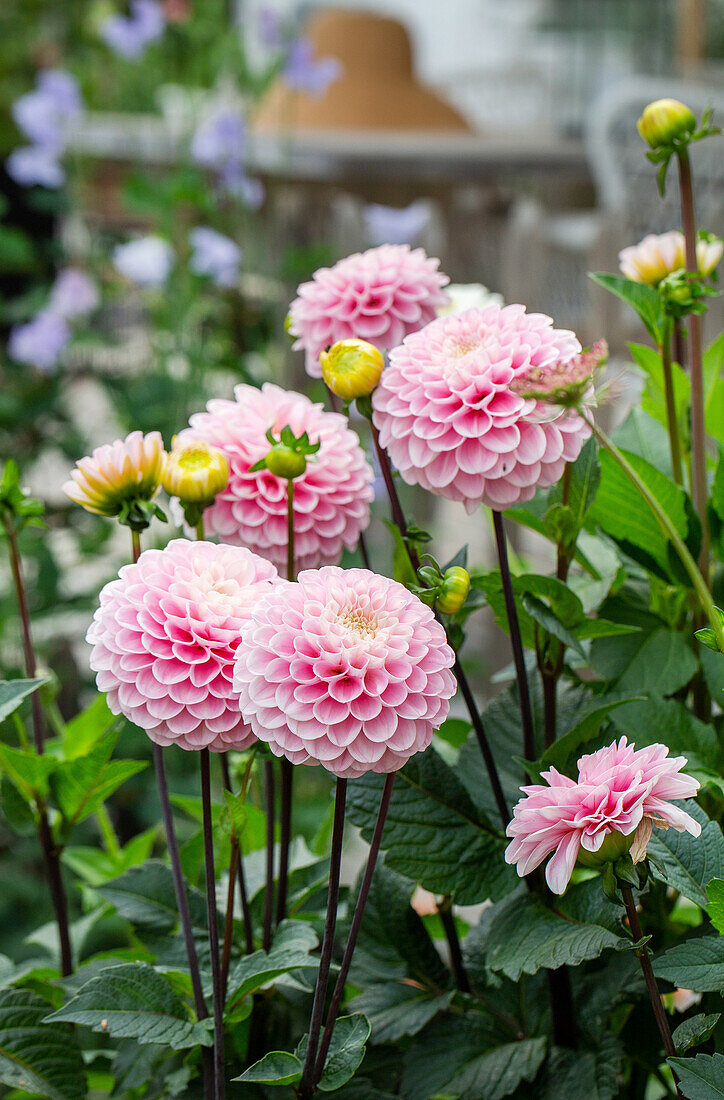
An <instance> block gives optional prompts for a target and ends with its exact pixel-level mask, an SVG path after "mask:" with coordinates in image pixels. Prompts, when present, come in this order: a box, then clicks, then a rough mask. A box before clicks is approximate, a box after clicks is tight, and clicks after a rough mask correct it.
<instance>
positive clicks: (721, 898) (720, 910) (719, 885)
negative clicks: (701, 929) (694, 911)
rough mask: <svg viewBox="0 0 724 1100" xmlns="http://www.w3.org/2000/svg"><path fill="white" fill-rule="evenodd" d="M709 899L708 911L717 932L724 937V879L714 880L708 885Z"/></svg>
mask: <svg viewBox="0 0 724 1100" xmlns="http://www.w3.org/2000/svg"><path fill="white" fill-rule="evenodd" d="M706 894H707V897H708V899H709V901H708V904H707V907H706V911H707V913H708V914H709V920H710V921H711V923H712V924H713V925H714V927H715V928H716V930H717V931H718V932H720V933H721V934H722V936H724V879H721V878H713V879H712V880H711V882H708V883H707V885H706Z"/></svg>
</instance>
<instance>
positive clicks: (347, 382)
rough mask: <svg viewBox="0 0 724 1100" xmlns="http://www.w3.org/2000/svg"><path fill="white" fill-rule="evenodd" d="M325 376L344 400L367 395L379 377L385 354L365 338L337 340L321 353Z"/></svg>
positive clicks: (320, 357) (333, 390)
mask: <svg viewBox="0 0 724 1100" xmlns="http://www.w3.org/2000/svg"><path fill="white" fill-rule="evenodd" d="M319 362H320V365H321V367H322V378H324V381H325V382H326V383H327V385H328V386H329V388H330V390H331V391H332V393H335V394H336V395H337V397H341V398H342V400H343V401H353V400H354V399H355V398H357V397H367V396H369V394H371V393H372V391H373V390H374V388H375V387H376V385H377V383H378V382H379V380H380V377H381V375H382V371H383V369H384V366H385V360H384V356H383V355H382V352H381V351H380V350H379V348H376V347H375V345H374V344H369V343H368V342H367V341H366V340H338V341H337V343H336V344H332V346H331V348H328V349H327V351H323V352H322V353H321V355H320V356H319Z"/></svg>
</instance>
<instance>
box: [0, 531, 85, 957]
mask: <svg viewBox="0 0 724 1100" xmlns="http://www.w3.org/2000/svg"><path fill="white" fill-rule="evenodd" d="M4 524H5V533H6V535H7V539H8V547H9V549H10V569H11V571H12V575H13V584H14V586H15V597H16V599H17V602H18V610H19V612H20V624H21V629H22V636H23V650H24V653H25V671H26V674H27V676H28V679H29V680H33V679H34V678H35V673H36V671H37V666H36V661H35V647H34V645H33V635H32V630H31V626H30V611H29V609H28V600H27V594H26V591H25V580H24V578H23V567H22V562H21V559H20V550H19V548H18V540H17V533H16V531H15V527H14V526H13V522H12V519H11V518H9V517H7V516H6V517H5V520H4ZM30 707H31V713H32V716H33V735H34V738H35V751H36V752H37V754H38V755H39V756H42V754H43V751H44V749H45V738H44V734H43V709H42V706H41V704H40V696H39V695H38V692H37V691H34V692H33V693H32V695H31V697H30ZM36 806H37V810H38V841H39V843H40V848H41V851H42V853H43V863H44V865H45V876H46V878H47V880H48V890H49V892H50V901H51V904H52V906H53V913H54V915H55V923H56V924H57V926H58V944H59V953H60V970H61V973H62V975H63V977H67V976H68V975H69V974H72V973H73V952H72V950H71V944H70V929H69V925H68V899H67V897H66V893H65V884H64V882H63V874H62V871H61V866H60V852H59V850H58V848H57V846H56V843H55V840H54V839H53V833H52V830H51V828H50V822H49V820H48V809H47V806H46V802H45V799H44V798H42V797H40V796H38V797H37V798H36Z"/></svg>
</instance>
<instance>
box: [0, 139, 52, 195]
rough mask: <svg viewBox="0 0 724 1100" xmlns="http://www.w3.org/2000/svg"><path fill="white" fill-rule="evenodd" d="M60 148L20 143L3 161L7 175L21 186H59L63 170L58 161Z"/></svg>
mask: <svg viewBox="0 0 724 1100" xmlns="http://www.w3.org/2000/svg"><path fill="white" fill-rule="evenodd" d="M59 152H60V150H58V149H55V148H51V147H50V146H45V145H22V146H20V147H19V148H18V149H13V151H12V153H11V154H10V156H9V157H8V158H7V160H6V161H5V168H6V169H7V172H8V175H9V176H12V178H13V179H14V180H15V182H16V183H19V184H20V186H21V187H32V186H33V185H34V184H39V185H40V186H41V187H61V186H62V184H63V183H64V182H65V172H64V171H63V169H62V167H61V166H60V164H59V163H58V155H59Z"/></svg>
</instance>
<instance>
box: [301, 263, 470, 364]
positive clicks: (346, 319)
mask: <svg viewBox="0 0 724 1100" xmlns="http://www.w3.org/2000/svg"><path fill="white" fill-rule="evenodd" d="M439 264H440V261H439V260H433V259H431V258H430V257H428V256H427V255H426V254H425V253H424V252H423V250H422V249H421V248H415V249H412V250H411V249H410V246H409V245H406V244H383V245H381V246H380V247H379V248H370V249H368V250H367V252H361V253H360V252H357V253H355V254H354V255H353V256H347V258H346V259H344V260H340V261H339V263H337V264H335V265H334V267H331V268H330V267H321V268H320V269H319V271H315V273H314V277H313V278H312V280H311V281H310V282H308V283H302V285H301V286H300V287H299V288H298V291H297V293H298V297H297V298H295V299H294V301H293V302H292V304H291V307H290V310H289V315H290V325H289V333H290V335H292V336H296V337H297V342H296V343H295V344H294V347H295V348H303V349H304V351H305V353H306V367H307V373H308V374H311V375H312V377H313V378H321V376H322V371H321V368H320V365H319V353H320V352H321V351H324V349H325V348H326V347H329V345H330V344H336V343H337V341H338V340H347V339H350V338H351V337H358V338H359V339H361V340H367V341H369V343H370V344H374V345H375V347H377V348H379V349H380V351H389V349H390V348H394V347H396V346H397V345H398V344H401V343H402V341H403V339H404V338H405V336H407V335H408V334H409V333H411V332H417V330H418V329H421V328H422V327H423V326H424V325H426V324H428V322H429V321H432V320H433V319H434V318H435V316H436V314H437V311H438V309H440V308H441V307H442V306H445V305H447V302H448V297H447V294H445V293H444V291H443V289H442V288H443V287H444V286H445V285H446V284H447V283H448V282H449V281H450V280H449V278H448V276H447V275H443V274H442V272H441V271H438V266H439Z"/></svg>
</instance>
